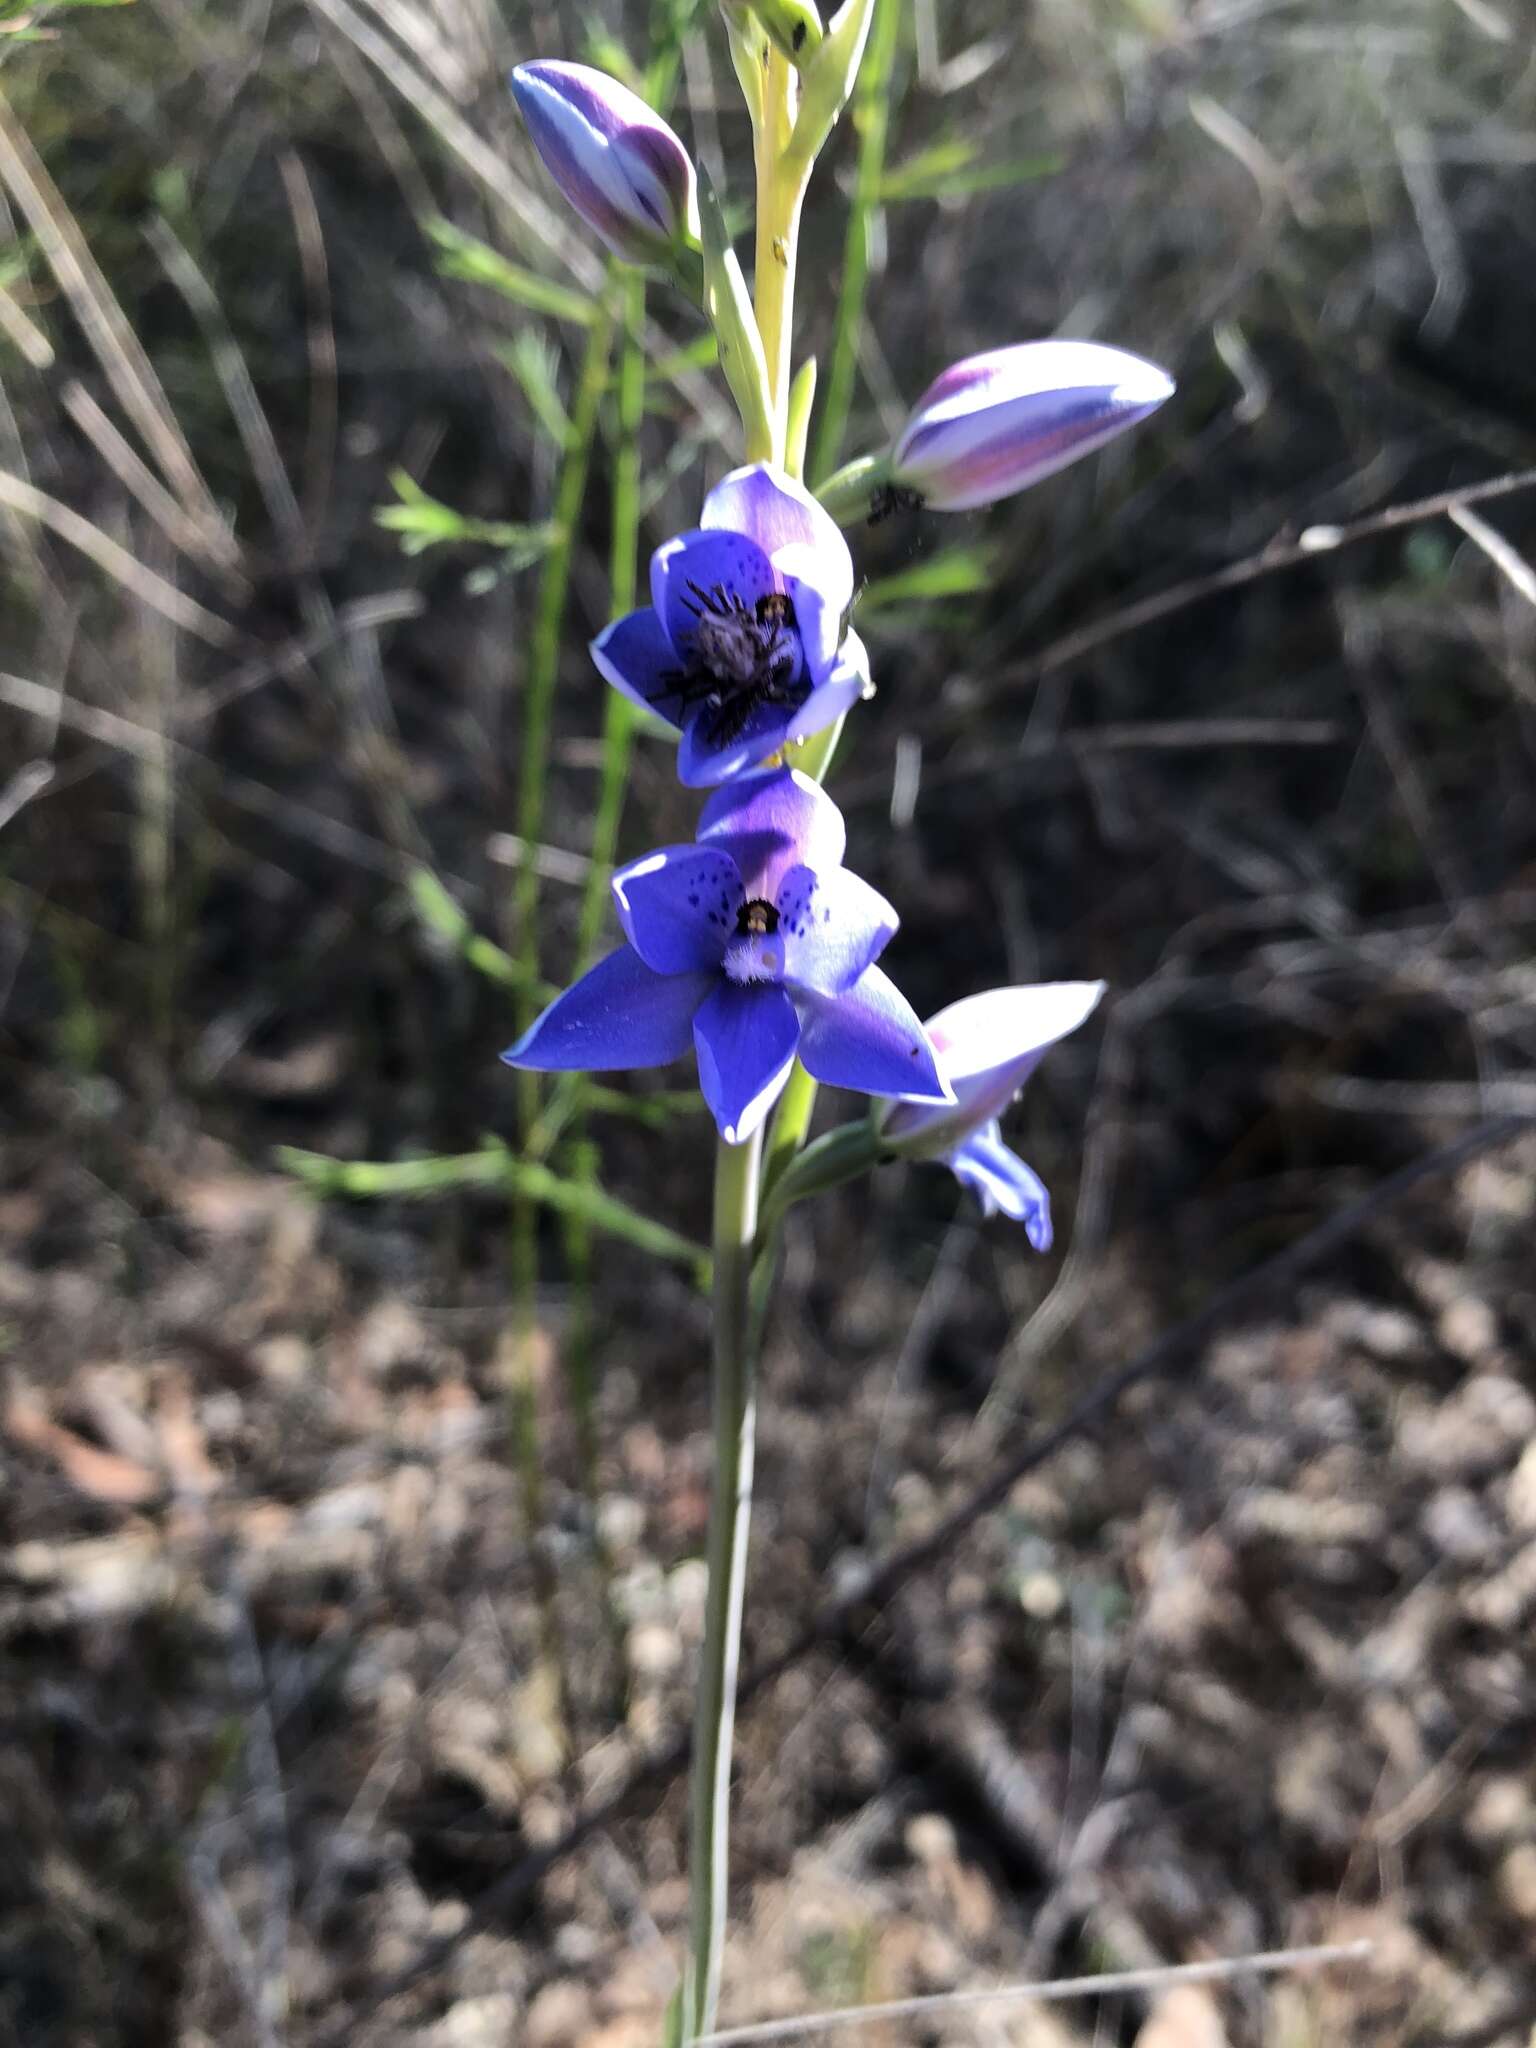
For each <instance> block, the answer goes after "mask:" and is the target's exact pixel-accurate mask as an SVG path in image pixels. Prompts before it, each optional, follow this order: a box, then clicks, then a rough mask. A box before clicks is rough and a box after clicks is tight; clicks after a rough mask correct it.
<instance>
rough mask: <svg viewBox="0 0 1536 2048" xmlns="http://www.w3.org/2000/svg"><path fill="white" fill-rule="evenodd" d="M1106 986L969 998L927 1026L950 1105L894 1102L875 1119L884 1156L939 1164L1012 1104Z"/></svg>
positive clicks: (1050, 985)
mask: <svg viewBox="0 0 1536 2048" xmlns="http://www.w3.org/2000/svg"><path fill="white" fill-rule="evenodd" d="M1103 993H1104V983H1103V982H1102V981H1048V982H1041V983H1038V984H1037V985H1034V986H1028V985H1026V986H1024V987H1020V988H992V989H988V990H987V991H986V993H985V994H984V995H977V996H966V997H964V998H963V1000H962V1001H960V1002H958V1003H951V1004H950V1005H949V1008H948V1009H947V1010H940V1012H939V1013H938V1015H937V1016H936V1017H930V1018H929V1020H928V1023H927V1026H926V1029H927V1032H928V1035H929V1037H930V1038H931V1039H932V1041H933V1045H934V1049H935V1051H936V1052H937V1053H938V1055H939V1061H940V1064H941V1065H942V1067H943V1069H944V1078H945V1080H946V1081H948V1083H949V1085H950V1086H951V1088H953V1089H954V1091H955V1100H954V1103H953V1105H952V1106H951V1105H946V1104H943V1103H936V1104H932V1105H929V1104H927V1103H922V1104H919V1103H913V1102H892V1103H887V1104H885V1105H884V1106H883V1107H882V1109H881V1111H880V1113H879V1117H878V1122H879V1129H880V1137H881V1141H882V1143H883V1144H884V1145H885V1147H886V1149H887V1151H890V1152H900V1153H903V1154H905V1155H906V1156H907V1157H909V1158H919V1159H938V1158H942V1157H943V1156H944V1154H945V1153H947V1152H949V1151H952V1150H953V1148H954V1147H955V1146H956V1145H957V1144H959V1143H960V1142H961V1140H962V1139H963V1138H965V1137H966V1136H967V1135H968V1134H969V1133H970V1132H972V1131H974V1130H977V1129H979V1128H980V1126H981V1125H983V1124H987V1123H991V1122H992V1120H993V1118H994V1117H998V1116H1000V1115H1001V1114H1002V1112H1003V1111H1004V1110H1005V1109H1006V1108H1007V1107H1008V1105H1009V1103H1010V1102H1012V1100H1013V1098H1014V1096H1015V1095H1017V1094H1018V1092H1019V1090H1020V1089H1021V1088H1022V1087H1023V1086H1024V1083H1025V1082H1026V1081H1027V1080H1028V1079H1029V1077H1030V1075H1031V1074H1032V1073H1033V1072H1034V1071H1035V1068H1036V1067H1037V1066H1038V1065H1039V1064H1040V1062H1041V1060H1042V1059H1043V1058H1044V1057H1045V1055H1046V1053H1047V1052H1049V1050H1050V1048H1051V1047H1052V1046H1053V1045H1055V1043H1056V1042H1057V1040H1058V1039H1062V1038H1065V1037H1066V1036H1067V1034H1068V1033H1069V1032H1072V1031H1075V1030H1076V1029H1077V1027H1078V1026H1079V1025H1080V1024H1082V1023H1083V1022H1085V1021H1086V1019H1087V1018H1088V1017H1090V1016H1091V1015H1092V1013H1093V1011H1094V1010H1095V1009H1096V1008H1097V1007H1098V1003H1099V999H1100V997H1101V996H1102V995H1103Z"/></svg>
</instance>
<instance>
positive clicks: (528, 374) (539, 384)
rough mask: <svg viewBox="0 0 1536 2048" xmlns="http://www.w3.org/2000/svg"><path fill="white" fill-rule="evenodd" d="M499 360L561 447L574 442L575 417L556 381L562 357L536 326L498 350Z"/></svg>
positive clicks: (556, 444) (537, 416)
mask: <svg viewBox="0 0 1536 2048" xmlns="http://www.w3.org/2000/svg"><path fill="white" fill-rule="evenodd" d="M495 353H496V357H497V360H498V361H499V362H502V363H504V364H505V365H506V367H507V368H508V369H509V370H510V371H511V372H512V375H513V376H514V377H515V378H516V379H517V383H518V388H519V389H520V390H521V392H522V394H523V396H524V398H526V399H527V401H528V410H529V411H530V412H531V413H532V414H533V416H534V418H535V419H536V420H537V421H538V423H539V425H540V426H541V427H542V428H543V429H544V431H545V433H546V434H548V436H549V438H550V439H551V440H552V441H553V442H554V444H555V446H556V447H557V448H563V447H564V446H565V444H566V442H567V441H568V440H569V439H570V434H571V416H570V414H569V413H568V412H567V411H566V409H565V402H564V400H563V399H562V398H561V396H560V387H559V384H558V383H557V381H556V377H555V368H556V364H557V362H558V357H557V355H556V353H555V351H554V349H553V348H552V347H551V346H550V344H549V341H548V339H547V338H546V337H545V336H544V335H543V334H541V333H540V332H539V330H538V329H537V328H536V327H525V328H523V329H522V330H521V332H519V333H518V334H516V335H514V336H513V338H512V340H511V341H509V342H506V343H504V344H503V345H502V346H501V347H499V348H498V349H497V350H496V352H495Z"/></svg>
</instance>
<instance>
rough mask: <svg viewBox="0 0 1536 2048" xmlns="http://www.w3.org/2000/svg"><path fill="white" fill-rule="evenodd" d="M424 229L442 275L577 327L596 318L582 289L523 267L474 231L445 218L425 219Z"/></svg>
mask: <svg viewBox="0 0 1536 2048" xmlns="http://www.w3.org/2000/svg"><path fill="white" fill-rule="evenodd" d="M426 231H427V233H428V235H430V236H431V238H432V240H433V241H434V242H435V243H436V244H437V246H438V249H439V251H440V252H441V253H440V254H439V256H438V259H437V267H438V269H439V270H440V271H441V272H442V274H443V276H444V277H457V278H462V279H463V280H464V282H465V283H466V284H483V285H488V286H489V287H490V289H491V290H492V291H493V292H500V294H501V295H502V297H503V298H504V299H510V300H511V301H512V302H513V304H514V305H518V306H526V307H527V308H528V309H529V311H530V312H534V313H547V314H548V315H549V317H550V318H551V319H553V320H569V321H571V322H573V323H574V324H575V325H576V326H578V327H590V326H591V325H592V322H593V321H594V320H595V319H596V318H597V306H596V304H595V303H594V301H593V300H591V299H589V298H587V297H586V296H585V294H584V293H582V292H576V291H572V290H571V289H570V287H569V286H568V285H563V284H555V283H554V282H553V281H552V280H551V279H550V278H547V277H540V275H539V274H538V272H537V271H535V270H528V269H525V268H524V266H523V265H522V264H521V263H514V262H512V261H511V259H510V258H509V257H506V256H503V255H501V254H500V253H499V252H498V251H497V250H495V249H493V248H491V246H490V244H489V243H488V242H482V241H480V240H479V239H478V237H477V236H475V235H470V234H466V233H465V231H464V230H463V229H462V228H457V227H455V226H454V224H453V222H452V221H449V220H442V219H437V220H429V221H428V222H426Z"/></svg>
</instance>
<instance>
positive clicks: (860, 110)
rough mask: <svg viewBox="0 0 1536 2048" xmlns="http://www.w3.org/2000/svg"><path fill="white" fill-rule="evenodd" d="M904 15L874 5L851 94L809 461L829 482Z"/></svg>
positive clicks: (883, 0)
mask: <svg viewBox="0 0 1536 2048" xmlns="http://www.w3.org/2000/svg"><path fill="white" fill-rule="evenodd" d="M902 12H903V7H902V0H875V16H874V20H873V21H872V23H871V24H870V31H869V45H868V48H867V49H866V50H865V53H864V62H863V64H862V66H861V68H860V72H859V81H858V85H857V87H856V88H855V95H856V96H855V102H854V114H853V121H854V126H855V127H856V128H857V130H858V133H859V158H858V165H857V168H856V169H855V172H854V183H853V199H852V203H851V205H850V207H849V211H848V235H847V239H846V241H845V243H844V245H843V283H842V289H841V291H840V292H839V293H838V296H837V320H836V323H835V325H834V327H833V330H832V352H831V355H830V357H829V359H828V365H827V382H826V399H825V401H824V403H823V406H822V412H821V420H820V423H819V425H818V427H817V430H816V439H815V443H814V448H813V453H812V457H811V474H812V476H814V477H818V478H825V477H827V476H830V474H831V473H832V471H833V470H834V469H836V467H837V464H838V458H839V454H840V451H841V449H842V445H843V436H844V435H845V434H846V433H847V431H848V415H849V411H850V409H851V408H852V405H853V382H854V375H855V372H856V370H857V367H858V354H859V333H860V330H861V328H862V327H863V324H864V294H865V291H866V289H867V287H868V284H869V238H870V232H871V228H872V224H873V217H874V214H875V211H876V209H877V208H878V206H879V204H880V181H881V177H882V175H883V173H884V170H885V145H886V137H887V135H888V133H889V129H890V112H891V77H892V73H893V71H894V69H895V64H896V51H897V48H898V46H899V44H900V41H901V18H902Z"/></svg>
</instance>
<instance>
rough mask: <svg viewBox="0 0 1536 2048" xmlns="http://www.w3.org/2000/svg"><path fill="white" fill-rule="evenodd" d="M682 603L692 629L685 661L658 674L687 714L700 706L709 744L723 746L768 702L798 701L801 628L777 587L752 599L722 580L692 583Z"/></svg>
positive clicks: (788, 703)
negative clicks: (692, 620) (751, 601)
mask: <svg viewBox="0 0 1536 2048" xmlns="http://www.w3.org/2000/svg"><path fill="white" fill-rule="evenodd" d="M688 588H689V590H690V591H691V592H692V593H693V601H692V602H691V603H688V610H689V611H691V612H692V613H693V615H694V618H695V619H696V620H697V622H698V623H697V624H696V625H695V627H694V629H693V634H692V642H693V644H692V646H691V647H690V649H689V651H688V665H687V667H686V668H684V669H682V670H680V671H675V672H673V673H671V674H669V675H667V676H665V677H664V678H663V679H662V680H663V684H664V687H665V691H666V694H667V695H669V696H675V697H676V698H677V699H678V700H679V702H680V705H681V708H682V711H683V713H684V714H685V715H686V714H687V713H688V712H690V711H693V710H696V709H697V710H700V711H701V712H702V714H703V717H704V720H705V726H704V730H705V734H706V736H707V737H708V739H709V741H710V743H711V744H712V745H714V746H726V745H729V743H730V742H731V741H732V740H734V739H736V738H737V737H738V736H739V735H740V734H741V733H742V732H743V731H744V730H745V729H746V727H747V724H748V723H749V721H750V720H751V719H752V717H753V716H754V714H755V713H756V712H758V711H759V710H761V709H762V708H763V707H764V706H766V705H773V704H782V705H785V706H792V705H794V704H795V703H797V702H798V701H799V699H798V698H797V696H796V695H795V689H794V686H795V680H796V677H797V675H798V674H799V671H800V667H801V655H800V635H799V632H798V629H797V628H796V625H795V608H794V605H793V604H792V603H791V601H790V599H789V597H788V596H787V595H786V594H785V592H783V591H782V590H770V591H767V592H765V593H764V595H763V596H762V597H760V598H759V599H758V600H757V602H756V604H755V605H748V604H747V603H746V602H745V600H744V599H743V598H742V597H741V596H740V594H739V593H738V592H736V591H734V590H727V589H726V587H725V585H724V584H723V583H716V584H713V585H711V587H710V588H709V589H708V590H705V589H704V588H703V587H702V586H701V585H700V584H697V583H690V584H689V585H688ZM802 694H803V693H802Z"/></svg>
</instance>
